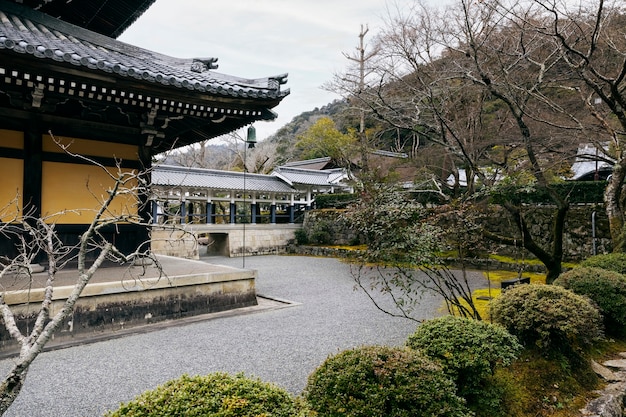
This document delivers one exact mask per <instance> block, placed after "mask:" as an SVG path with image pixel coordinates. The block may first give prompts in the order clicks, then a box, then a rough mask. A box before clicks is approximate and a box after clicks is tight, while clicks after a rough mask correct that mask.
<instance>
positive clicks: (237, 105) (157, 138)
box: [0, 0, 289, 255]
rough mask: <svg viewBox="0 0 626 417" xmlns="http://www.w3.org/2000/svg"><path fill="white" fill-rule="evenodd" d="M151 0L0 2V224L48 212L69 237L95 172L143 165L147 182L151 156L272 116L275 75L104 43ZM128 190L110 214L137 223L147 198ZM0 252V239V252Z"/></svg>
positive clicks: (93, 200) (99, 187)
mask: <svg viewBox="0 0 626 417" xmlns="http://www.w3.org/2000/svg"><path fill="white" fill-rule="evenodd" d="M151 3H152V1H145V0H144V1H138V0H137V1H132V0H126V1H122V0H109V1H107V2H104V3H101V2H93V1H88V0H74V1H72V2H67V1H56V0H45V1H44V0H23V1H18V0H16V1H7V0H0V175H1V176H2V178H3V180H2V187H1V188H0V207H5V206H6V205H7V204H9V202H11V201H15V202H17V203H16V204H14V206H15V207H16V208H15V209H14V210H13V211H12V210H11V209H10V208H8V209H7V208H6V207H5V209H4V210H3V211H2V212H1V214H0V221H3V222H8V221H11V220H13V219H15V218H16V217H19V214H20V213H24V212H29V213H32V214H34V215H35V216H38V217H48V216H52V215H55V216H54V217H53V221H54V222H56V224H57V230H58V233H59V236H60V237H61V239H62V240H64V241H65V242H68V243H71V242H72V241H73V240H75V239H76V236H78V235H79V234H80V233H82V231H84V230H85V227H86V225H87V224H88V223H89V222H90V220H91V219H92V218H93V217H91V219H90V217H89V216H90V215H89V213H90V212H93V210H94V209H95V208H97V207H98V205H99V204H100V202H99V195H101V194H103V193H106V189H107V187H108V186H110V183H111V181H112V180H111V178H110V176H109V175H108V174H107V172H106V171H105V170H103V169H102V168H101V167H106V168H110V169H112V170H113V169H118V168H119V169H126V170H133V171H135V172H145V178H144V180H145V183H146V184H148V183H150V182H151V178H150V170H149V168H150V167H151V165H152V160H153V156H154V155H156V154H159V153H161V152H164V151H168V150H170V149H173V148H176V147H181V146H185V145H189V144H193V143H196V142H198V141H203V140H207V139H211V138H214V137H217V136H220V135H223V134H226V133H229V132H232V131H234V130H237V129H240V128H242V127H245V126H248V125H251V124H252V123H254V122H256V121H263V120H273V119H275V118H276V114H275V113H274V112H273V110H272V109H273V108H274V107H276V106H277V105H278V104H279V103H280V102H281V101H282V100H283V99H284V98H285V97H286V96H287V95H288V94H289V90H288V89H285V88H283V85H284V84H285V83H286V81H287V75H286V74H280V75H276V76H269V77H265V78H258V79H244V78H239V77H235V76H230V75H225V74H222V73H219V72H216V69H217V68H218V66H217V58H214V57H198V58H190V59H181V58H173V57H169V56H165V55H162V54H159V53H157V52H153V51H148V50H145V49H142V48H139V47H136V46H133V45H129V44H126V43H123V42H120V41H118V40H116V39H115V37H117V36H119V35H120V34H121V33H122V32H123V31H124V29H126V28H127V27H128V26H129V25H130V24H131V23H132V22H133V21H134V20H136V19H137V18H138V17H139V16H140V15H141V14H142V13H143V12H144V11H145V10H146V9H147V8H148V7H149V6H150V4H151ZM96 6H97V7H96ZM76 155H80V156H82V157H86V158H88V159H89V160H87V159H84V158H81V157H77V156H76ZM93 162H96V164H97V165H94V164H93ZM140 182H142V181H140ZM139 188H141V187H139ZM139 197H140V200H141V201H142V202H144V203H146V204H135V205H133V206H132V207H129V206H128V205H127V204H125V202H124V200H123V199H122V200H121V201H120V202H119V203H118V206H114V207H113V210H118V211H120V212H122V211H124V210H130V211H136V213H130V214H138V215H139V216H140V218H142V219H143V220H144V221H145V223H149V222H150V221H151V216H152V211H153V207H151V205H150V204H147V203H148V202H149V198H150V196H149V193H148V192H146V193H145V194H141V193H140V195H139ZM106 233H108V234H109V235H110V237H111V239H115V241H116V243H117V245H118V246H119V248H120V249H121V250H122V251H124V250H128V251H132V250H134V248H136V247H137V245H138V244H140V243H142V242H145V241H146V240H147V238H148V230H147V228H146V227H145V226H139V225H133V224H130V223H125V224H117V225H115V226H111V227H110V228H109V229H108V230H107V231H106ZM118 235H123V237H124V238H123V239H119V238H117V239H116V237H118ZM11 247H12V245H10V244H9V243H8V242H2V243H0V254H5V255H6V254H10V251H11Z"/></svg>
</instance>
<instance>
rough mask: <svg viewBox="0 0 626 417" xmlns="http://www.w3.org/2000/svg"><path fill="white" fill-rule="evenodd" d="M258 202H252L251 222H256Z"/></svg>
mask: <svg viewBox="0 0 626 417" xmlns="http://www.w3.org/2000/svg"><path fill="white" fill-rule="evenodd" d="M256 206H257V205H256V203H252V204H250V223H252V224H256Z"/></svg>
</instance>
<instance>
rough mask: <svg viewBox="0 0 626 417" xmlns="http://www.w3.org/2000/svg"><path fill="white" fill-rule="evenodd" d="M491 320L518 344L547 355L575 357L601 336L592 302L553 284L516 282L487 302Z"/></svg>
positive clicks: (597, 312) (598, 319)
mask: <svg viewBox="0 0 626 417" xmlns="http://www.w3.org/2000/svg"><path fill="white" fill-rule="evenodd" d="M491 315H492V319H493V321H494V322H496V323H499V324H501V325H503V326H504V327H505V328H506V329H507V330H508V331H509V332H510V333H511V334H513V335H515V336H517V338H518V340H519V341H520V342H521V343H522V345H524V346H526V347H528V348H534V347H538V348H540V349H541V350H542V351H543V353H544V354H545V355H547V356H552V355H554V354H556V355H557V356H558V355H564V356H566V357H575V356H577V354H578V353H579V352H580V351H581V349H584V348H587V347H589V346H591V344H593V343H594V342H596V341H598V340H600V339H602V337H603V332H602V318H601V315H600V312H599V311H598V309H597V308H596V307H595V306H594V305H593V304H592V302H591V301H590V300H589V299H588V298H587V297H583V296H581V295H578V294H575V293H574V292H572V291H570V290H567V289H565V288H562V287H559V286H556V285H541V284H529V285H516V286H514V287H513V288H511V289H507V290H506V291H505V292H504V293H503V294H502V295H501V296H500V297H498V298H496V299H494V300H493V301H492V302H491Z"/></svg>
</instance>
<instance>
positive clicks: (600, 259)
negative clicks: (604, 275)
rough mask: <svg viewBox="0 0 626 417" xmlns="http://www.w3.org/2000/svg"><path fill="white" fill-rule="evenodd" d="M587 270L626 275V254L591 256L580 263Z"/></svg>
mask: <svg viewBox="0 0 626 417" xmlns="http://www.w3.org/2000/svg"><path fill="white" fill-rule="evenodd" d="M580 266H583V267H587V268H602V269H606V270H607V271H615V272H618V273H620V274H626V253H607V254H604V255H595V256H591V257H589V258H587V259H585V260H584V261H582V262H581V263H580Z"/></svg>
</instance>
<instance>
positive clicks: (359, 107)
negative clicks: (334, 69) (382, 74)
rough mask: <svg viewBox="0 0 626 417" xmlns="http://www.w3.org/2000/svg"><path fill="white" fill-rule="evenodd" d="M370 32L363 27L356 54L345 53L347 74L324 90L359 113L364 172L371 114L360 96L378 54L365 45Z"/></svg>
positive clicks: (339, 76)
mask: <svg viewBox="0 0 626 417" xmlns="http://www.w3.org/2000/svg"><path fill="white" fill-rule="evenodd" d="M368 32H369V27H368V26H367V25H365V27H364V26H363V25H361V30H360V32H359V35H358V37H359V44H358V46H357V47H356V53H352V54H350V53H346V52H344V53H343V56H344V57H345V58H346V59H347V60H348V61H350V65H349V66H348V68H347V69H346V71H345V73H337V74H335V75H334V78H333V80H332V81H331V82H329V83H326V84H325V85H324V88H325V89H326V90H328V91H333V92H335V93H338V94H340V95H342V96H343V97H345V98H346V99H347V100H348V103H349V104H350V106H351V109H352V110H353V111H355V112H356V113H358V120H359V126H358V130H357V135H358V142H359V151H360V157H361V169H362V170H363V171H364V172H367V171H368V170H369V162H368V153H369V152H370V140H369V139H368V131H367V129H366V114H367V113H369V109H368V108H367V106H364V104H363V100H362V99H361V98H360V95H361V94H363V93H364V92H365V90H366V86H367V84H366V83H367V80H368V79H369V78H370V75H371V74H372V66H371V62H372V61H373V60H374V58H375V57H376V55H377V54H378V49H377V47H371V48H370V50H368V45H366V43H365V36H366V35H367V33H368Z"/></svg>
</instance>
